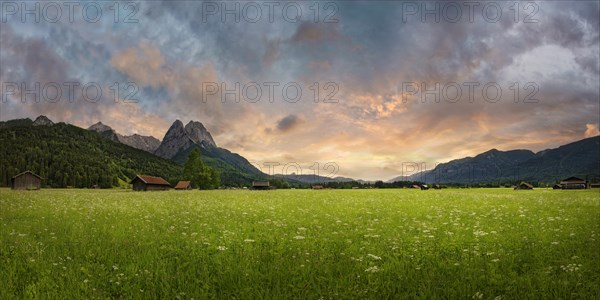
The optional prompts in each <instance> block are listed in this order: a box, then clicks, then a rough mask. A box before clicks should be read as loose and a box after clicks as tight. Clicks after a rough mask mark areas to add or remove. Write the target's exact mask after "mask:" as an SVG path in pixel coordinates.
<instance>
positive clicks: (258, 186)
mask: <svg viewBox="0 0 600 300" xmlns="http://www.w3.org/2000/svg"><path fill="white" fill-rule="evenodd" d="M250 189H251V190H270V189H271V184H270V183H269V182H268V181H252V186H251V187H250Z"/></svg>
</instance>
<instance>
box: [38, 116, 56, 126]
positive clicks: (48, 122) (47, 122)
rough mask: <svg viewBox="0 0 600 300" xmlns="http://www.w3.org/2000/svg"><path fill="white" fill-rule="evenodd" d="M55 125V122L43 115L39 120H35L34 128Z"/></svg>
mask: <svg viewBox="0 0 600 300" xmlns="http://www.w3.org/2000/svg"><path fill="white" fill-rule="evenodd" d="M52 125H54V122H52V121H51V120H50V119H48V117H46V116H44V115H41V116H39V117H37V118H35V121H33V126H52Z"/></svg>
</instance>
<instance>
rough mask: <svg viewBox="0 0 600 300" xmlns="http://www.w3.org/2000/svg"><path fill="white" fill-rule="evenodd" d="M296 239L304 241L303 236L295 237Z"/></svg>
mask: <svg viewBox="0 0 600 300" xmlns="http://www.w3.org/2000/svg"><path fill="white" fill-rule="evenodd" d="M294 239H296V240H303V239H304V237H303V236H301V235H297V236H295V237H294Z"/></svg>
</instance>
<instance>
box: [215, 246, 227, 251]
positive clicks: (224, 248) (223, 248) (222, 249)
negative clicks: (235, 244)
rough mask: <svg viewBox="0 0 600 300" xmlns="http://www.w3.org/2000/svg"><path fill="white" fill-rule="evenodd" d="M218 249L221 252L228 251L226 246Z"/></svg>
mask: <svg viewBox="0 0 600 300" xmlns="http://www.w3.org/2000/svg"><path fill="white" fill-rule="evenodd" d="M217 249H218V250H219V251H225V250H227V247H225V246H219V247H217Z"/></svg>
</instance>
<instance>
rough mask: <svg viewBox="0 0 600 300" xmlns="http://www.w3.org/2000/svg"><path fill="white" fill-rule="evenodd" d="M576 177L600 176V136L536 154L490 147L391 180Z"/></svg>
mask: <svg viewBox="0 0 600 300" xmlns="http://www.w3.org/2000/svg"><path fill="white" fill-rule="evenodd" d="M570 176H578V177H580V178H583V179H585V178H588V180H592V179H594V178H595V179H597V178H600V136H595V137H590V138H586V139H583V140H580V141H576V142H573V143H569V144H566V145H563V146H560V147H558V148H555V149H546V150H543V151H540V152H537V153H534V152H533V151H530V150H510V151H500V150H497V149H491V150H489V151H486V152H483V153H481V154H479V155H476V156H474V157H465V158H461V159H456V160H452V161H449V162H447V163H442V164H439V165H437V166H435V168H433V169H431V170H426V171H422V172H418V173H416V174H413V175H410V176H399V177H396V178H393V179H391V180H389V182H393V181H420V182H427V183H458V184H468V183H503V182H506V183H508V182H517V181H521V180H523V181H531V182H546V183H555V182H558V181H560V180H561V179H564V178H567V177H570Z"/></svg>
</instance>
